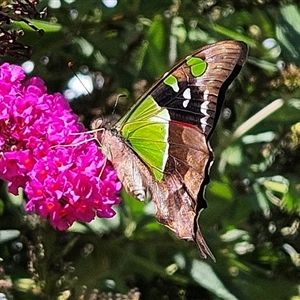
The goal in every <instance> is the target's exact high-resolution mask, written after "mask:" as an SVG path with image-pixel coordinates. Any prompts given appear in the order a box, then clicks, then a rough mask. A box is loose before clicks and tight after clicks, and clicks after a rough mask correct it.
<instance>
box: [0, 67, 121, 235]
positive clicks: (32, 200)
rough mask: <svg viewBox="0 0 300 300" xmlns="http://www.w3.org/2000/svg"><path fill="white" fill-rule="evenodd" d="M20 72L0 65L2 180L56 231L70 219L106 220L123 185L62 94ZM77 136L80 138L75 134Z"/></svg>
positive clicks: (63, 227)
mask: <svg viewBox="0 0 300 300" xmlns="http://www.w3.org/2000/svg"><path fill="white" fill-rule="evenodd" d="M24 78H25V75H24V72H23V70H22V68H20V67H18V66H15V65H10V64H8V63H4V64H3V65H2V66H0V178H2V179H4V180H6V181H8V187H9V191H10V192H12V193H14V194H17V193H18V188H20V187H21V188H23V189H24V190H25V192H26V194H27V196H28V199H29V201H28V202H27V204H26V209H27V211H29V212H33V211H34V212H36V213H38V214H40V215H41V216H42V217H44V218H47V219H48V220H49V221H50V223H51V224H52V225H53V226H54V227H55V228H58V229H60V230H65V229H67V228H68V227H69V226H71V225H72V224H73V222H74V221H81V222H90V221H91V220H93V219H94V218H95V216H98V217H101V218H110V217H112V216H114V214H115V212H114V210H113V209H112V206H113V205H116V204H118V203H119V202H120V197H118V196H117V194H118V193H119V191H120V189H121V183H120V182H119V181H118V179H117V174H116V172H115V171H114V170H113V169H112V167H111V165H109V164H108V163H107V161H106V159H105V158H104V157H103V154H102V153H101V152H100V151H99V149H98V147H97V145H96V143H94V142H90V141H89V142H86V141H88V140H90V139H91V135H89V134H88V133H86V132H85V130H84V128H83V126H82V124H80V123H79V122H78V118H77V116H76V115H74V114H73V113H72V111H71V108H70V106H69V104H68V102H67V101H66V100H65V99H64V98H63V97H62V95H61V94H59V93H56V94H54V95H49V94H47V93H46V91H47V88H46V87H45V85H44V82H43V81H42V79H40V78H37V77H34V78H31V79H30V80H28V81H27V82H23V80H24ZM79 133H80V134H79Z"/></svg>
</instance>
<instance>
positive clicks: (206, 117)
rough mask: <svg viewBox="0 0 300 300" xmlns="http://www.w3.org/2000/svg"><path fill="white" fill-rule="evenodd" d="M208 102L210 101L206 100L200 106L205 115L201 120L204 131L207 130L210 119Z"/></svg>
mask: <svg viewBox="0 0 300 300" xmlns="http://www.w3.org/2000/svg"><path fill="white" fill-rule="evenodd" d="M208 104H209V101H204V102H203V103H202V104H201V106H200V111H201V113H202V114H203V115H204V117H202V118H201V120H200V122H201V127H202V130H203V132H206V127H207V120H208V119H209V113H208V109H209V108H208Z"/></svg>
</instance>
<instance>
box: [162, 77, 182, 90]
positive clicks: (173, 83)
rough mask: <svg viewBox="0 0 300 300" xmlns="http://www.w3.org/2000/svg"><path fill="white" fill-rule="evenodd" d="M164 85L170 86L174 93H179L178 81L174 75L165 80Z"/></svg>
mask: <svg viewBox="0 0 300 300" xmlns="http://www.w3.org/2000/svg"><path fill="white" fill-rule="evenodd" d="M164 83H165V84H166V85H168V86H170V87H171V88H172V89H173V91H174V92H178V91H179V85H178V80H177V78H176V77H175V76H174V75H169V76H167V77H166V78H165V79H164Z"/></svg>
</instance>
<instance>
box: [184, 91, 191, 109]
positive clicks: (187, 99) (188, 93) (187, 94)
mask: <svg viewBox="0 0 300 300" xmlns="http://www.w3.org/2000/svg"><path fill="white" fill-rule="evenodd" d="M182 96H183V98H184V99H185V100H184V101H183V102H182V105H183V107H184V108H187V106H188V105H189V102H190V100H191V98H192V95H191V89H190V88H187V89H185V91H184V92H183V94H182Z"/></svg>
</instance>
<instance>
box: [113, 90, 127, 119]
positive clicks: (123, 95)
mask: <svg viewBox="0 0 300 300" xmlns="http://www.w3.org/2000/svg"><path fill="white" fill-rule="evenodd" d="M121 97H126V95H125V94H120V95H118V97H117V99H116V102H115V105H114V108H113V110H112V112H111V114H112V115H113V114H114V113H115V112H116V108H117V105H118V102H119V99H120V98H121Z"/></svg>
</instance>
